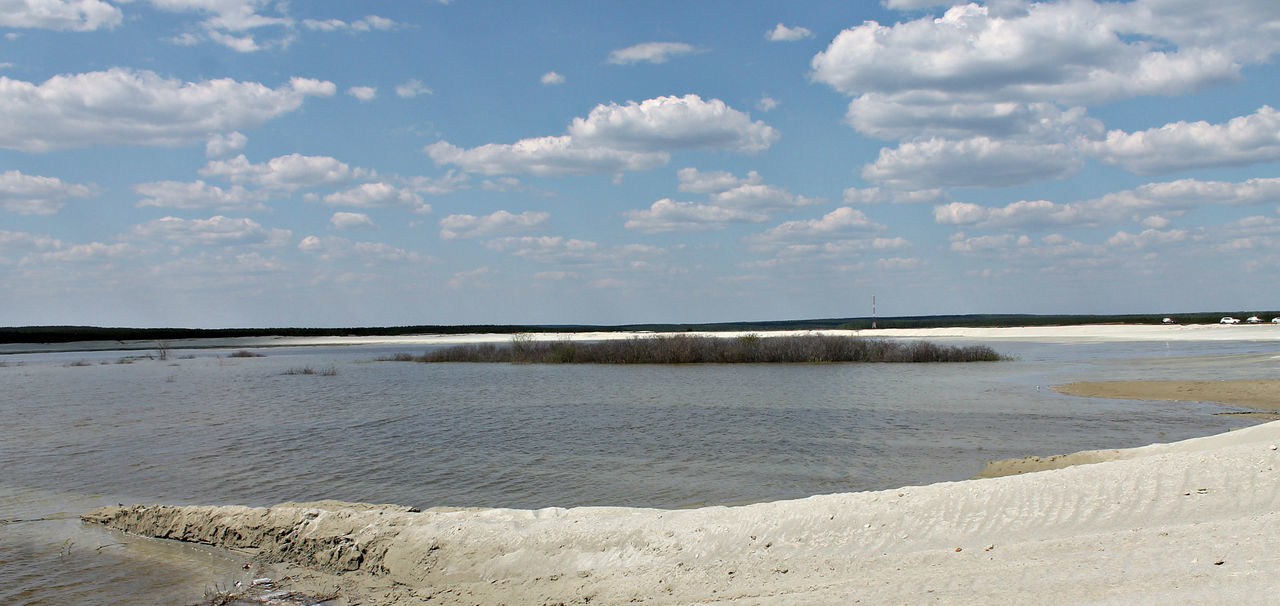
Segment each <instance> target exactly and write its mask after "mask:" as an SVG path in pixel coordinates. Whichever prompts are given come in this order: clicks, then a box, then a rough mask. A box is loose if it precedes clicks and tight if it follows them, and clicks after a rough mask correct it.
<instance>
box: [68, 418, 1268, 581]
mask: <svg viewBox="0 0 1280 606" xmlns="http://www.w3.org/2000/svg"><path fill="white" fill-rule="evenodd" d="M1278 443H1280V422H1277V423H1269V424H1265V425H1259V426H1254V427H1250V428H1247V429H1242V430H1238V431H1233V432H1230V433H1226V434H1222V435H1217V436H1210V437H1207V438H1199V439H1193V440H1187V441H1184V442H1178V443H1174V444H1160V445H1152V446H1146V447H1142V448H1137V449H1130V450H1125V451H1120V452H1119V453H1118V459H1117V460H1113V461H1108V462H1103V463H1096V464H1091V465H1081V466H1076V467H1070V468H1065V469H1059V470H1053V471H1045V472H1039V473H1032V474H1026V475H1019V476H1011V477H1003V478H994V479H985V480H970V481H964V482H951V483H942V484H935V485H930V486H920V487H908V488H902V489H896V490H887V491H880V492H866V493H853V494H839V495H824V496H815V497H811V498H807V499H801V500H796V501H782V502H774V503H761V504H756V505H748V506H741V507H707V508H702V509H692V510H675V511H664V510H653V509H629V508H598V507H584V508H576V509H543V510H537V511H522V510H509V509H490V510H471V511H454V512H431V511H428V512H422V513H412V512H405V511H397V510H388V509H380V508H377V507H373V508H368V507H366V508H360V509H349V508H346V506H344V505H342V504H336V503H327V504H321V505H320V506H307V505H301V506H299V505H291V506H279V507H276V508H272V509H270V510H268V509H262V508H258V509H252V508H243V507H218V508H201V507H186V508H176V507H159V506H153V507H148V508H108V509H104V510H99V511H96V512H94V513H93V514H90V515H89V516H88V519H90V520H91V521H96V522H100V523H109V524H110V525H112V526H114V527H117V528H121V529H126V530H130V531H133V532H139V533H142V534H148V535H153V536H163V537H170V538H184V539H187V540H197V541H201V542H211V543H217V544H223V545H227V546H230V547H257V548H259V549H261V550H263V552H264V553H267V554H270V555H272V556H274V557H277V558H282V559H285V560H291V561H293V562H295V563H298V564H303V565H306V566H310V567H312V569H315V570H320V571H327V572H329V573H337V572H340V571H343V570H348V572H345V573H344V574H341V575H337V576H329V575H324V574H319V573H315V574H307V573H305V572H302V573H300V572H299V571H298V570H297V569H295V570H294V571H293V573H292V574H293V576H294V577H295V579H296V582H297V583H299V584H300V586H306V585H307V584H308V583H310V585H311V586H312V587H321V586H325V585H326V584H330V583H332V584H336V585H339V586H341V593H342V595H343V596H344V597H345V598H346V599H348V600H355V601H359V602H360V603H362V604H382V603H405V604H414V603H427V600H428V599H429V603H431V604H462V603H468V604H492V603H509V604H541V603H548V602H549V603H558V602H565V603H584V602H586V601H587V600H590V603H592V604H600V603H603V604H617V603H624V602H628V601H632V600H638V601H640V602H644V603H663V604H691V603H715V602H735V603H744V604H800V603H803V604H815V603H820V604H849V603H853V602H854V601H856V600H861V602H862V603H872V604H901V603H924V602H939V603H947V604H955V603H959V604H990V603H1037V604H1039V603H1073V604H1078V603H1114V604H1134V603H1147V604H1155V603H1223V602H1235V603H1268V602H1270V601H1272V600H1274V597H1275V596H1276V595H1280V576H1278V575H1276V571H1277V570H1280V550H1278V549H1277V545H1280V471H1277V469H1278V467H1280V451H1277V450H1275V445H1276V444H1278Z"/></svg>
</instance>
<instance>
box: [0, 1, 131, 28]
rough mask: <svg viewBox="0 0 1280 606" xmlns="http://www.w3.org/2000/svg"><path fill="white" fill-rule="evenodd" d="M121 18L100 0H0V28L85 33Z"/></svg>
mask: <svg viewBox="0 0 1280 606" xmlns="http://www.w3.org/2000/svg"><path fill="white" fill-rule="evenodd" d="M121 19H122V14H121V12H120V9H119V8H116V7H114V6H112V5H110V4H108V3H106V2H103V1H102V0H0V27H13V28H31V29H52V30H60V31H77V32H87V31H93V30H97V29H110V28H114V27H115V26H117V25H120V21H121Z"/></svg>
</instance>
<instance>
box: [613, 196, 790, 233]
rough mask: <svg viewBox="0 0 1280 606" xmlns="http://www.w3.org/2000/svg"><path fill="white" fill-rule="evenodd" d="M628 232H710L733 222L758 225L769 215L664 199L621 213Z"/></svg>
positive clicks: (767, 218) (766, 219)
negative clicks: (647, 206)
mask: <svg viewBox="0 0 1280 606" xmlns="http://www.w3.org/2000/svg"><path fill="white" fill-rule="evenodd" d="M622 216H624V217H626V219H627V222H626V224H625V225H624V226H625V227H626V228H627V229H629V230H632V231H638V232H642V233H646V234H652V233H659V232H671V231H712V230H719V229H724V228H725V227H726V226H728V225H729V224H732V223H759V222H762V221H768V220H769V215H768V214H766V213H763V212H760V211H752V210H745V209H735V208H725V207H721V206H715V205H711V204H697V203H694V202H677V201H675V200H672V199H670V198H663V199H661V200H658V201H657V202H654V203H653V204H651V205H650V206H649V208H646V209H641V210H627V211H623V213H622Z"/></svg>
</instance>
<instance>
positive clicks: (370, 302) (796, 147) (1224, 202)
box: [0, 0, 1280, 327]
mask: <svg viewBox="0 0 1280 606" xmlns="http://www.w3.org/2000/svg"><path fill="white" fill-rule="evenodd" d="M0 36H3V38H0V281H2V283H3V285H4V288H3V290H2V291H0V325H11V326H12V325H32V324H94V325H111V326H195V327H222V326H246V327H248V326H317V325H319V326H357V325H404V324H462V323H592V324H620V323H632V322H703V321H732V320H765V319H788V318H812V317H844V316H864V315H869V314H870V311H871V298H872V296H873V295H874V296H875V297H876V299H877V302H878V307H879V312H880V313H881V314H882V315H923V314H951V313H1138V312H1144V313H1145V312H1151V313H1175V312H1179V311H1199V310H1218V309H1221V310H1250V309H1258V310H1263V309H1274V308H1276V307H1278V306H1280V281H1277V280H1276V279H1275V276H1276V268H1277V267H1280V111H1278V110H1276V109H1274V107H1275V106H1276V105H1277V104H1278V100H1277V93H1280V71H1278V70H1277V68H1276V66H1275V64H1274V58H1275V56H1276V54H1277V52H1280V3H1276V2H1274V1H1273V0H1237V1H1233V2H1230V3H1225V4H1224V3H1204V2H1200V1H1192V0H1133V1H1130V2H1098V1H1093V0H1070V1H1062V2H1026V1H1023V0H991V1H988V2H985V3H982V2H975V3H968V4H964V3H957V4H955V5H952V4H949V3H946V2H936V1H930V0H884V1H883V2H875V1H847V0H846V1H839V2H834V1H833V2H803V3H778V2H749V1H724V2H714V1H707V2H644V3H639V2H595V3H582V2H540V3H525V2H489V1H482V0H452V1H451V2H439V1H435V0H385V1H378V0H369V1H364V2H349V1H325V0H313V1H307V2H298V1H295V2H283V1H277V0H127V1H126V0H0Z"/></svg>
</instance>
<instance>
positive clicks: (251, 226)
mask: <svg viewBox="0 0 1280 606" xmlns="http://www.w3.org/2000/svg"><path fill="white" fill-rule="evenodd" d="M291 235H292V232H290V231H289V230H287V229H274V228H272V229H268V228H265V227H263V226H262V225H260V224H259V223H258V222H257V221H254V220H253V219H235V218H231V217H224V216H222V215H216V216H213V217H210V218H208V219H179V218H178V217H164V218H161V219H155V220H152V221H147V222H146V223H142V224H140V225H137V226H135V227H134V228H133V232H132V236H133V237H134V238H136V239H140V240H145V241H149V242H158V241H162V240H164V241H169V242H172V243H174V244H177V245H180V246H181V245H186V244H197V245H204V246H283V245H285V244H287V243H288V240H289V238H290V236H291Z"/></svg>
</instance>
